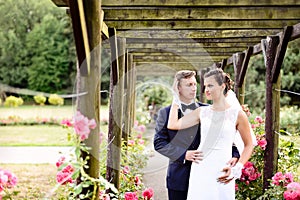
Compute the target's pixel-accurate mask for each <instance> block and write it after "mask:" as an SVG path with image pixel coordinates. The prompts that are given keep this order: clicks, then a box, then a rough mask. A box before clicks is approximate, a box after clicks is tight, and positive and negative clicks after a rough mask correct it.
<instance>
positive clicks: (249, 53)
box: [237, 47, 253, 87]
mask: <svg viewBox="0 0 300 200" xmlns="http://www.w3.org/2000/svg"><path fill="white" fill-rule="evenodd" d="M252 53H253V47H248V49H247V51H246V54H245V58H244V60H243V64H242V68H241V72H240V74H239V77H238V83H237V86H238V87H242V85H243V84H244V79H245V76H246V72H247V68H248V64H249V60H250V57H251V56H252Z"/></svg>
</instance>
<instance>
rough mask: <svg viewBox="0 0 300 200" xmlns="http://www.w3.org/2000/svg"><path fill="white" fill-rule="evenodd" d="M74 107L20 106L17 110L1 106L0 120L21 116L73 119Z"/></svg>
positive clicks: (25, 117)
mask: <svg viewBox="0 0 300 200" xmlns="http://www.w3.org/2000/svg"><path fill="white" fill-rule="evenodd" d="M74 111H75V108H74V107H73V106H20V107H17V108H11V107H4V106H0V118H7V117H9V116H19V117H21V118H23V119H28V118H36V117H40V118H72V116H73V113H74Z"/></svg>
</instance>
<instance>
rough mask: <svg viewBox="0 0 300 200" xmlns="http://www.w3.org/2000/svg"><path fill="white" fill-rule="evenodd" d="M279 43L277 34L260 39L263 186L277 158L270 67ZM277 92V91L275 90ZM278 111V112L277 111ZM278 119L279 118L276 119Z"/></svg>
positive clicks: (265, 186) (269, 176)
mask: <svg viewBox="0 0 300 200" xmlns="http://www.w3.org/2000/svg"><path fill="white" fill-rule="evenodd" d="M278 43H279V37H278V36H272V37H270V36H269V37H267V39H266V40H262V46H263V52H264V58H265V65H266V102H265V109H266V122H265V133H266V140H267V144H268V145H267V147H266V150H265V155H264V173H263V187H264V188H267V187H268V185H269V182H268V180H269V179H271V178H272V176H273V174H274V173H275V171H276V166H277V158H278V152H277V151H278V135H277V134H276V131H278V130H275V129H274V124H273V120H275V117H274V116H275V110H274V108H275V107H279V108H280V104H279V98H278V99H277V98H275V99H274V98H273V97H274V96H273V92H276V91H274V90H273V85H272V68H273V65H274V59H275V57H276V49H277V46H278ZM277 93H278V92H277ZM278 113H279V112H278ZM276 120H279V119H276Z"/></svg>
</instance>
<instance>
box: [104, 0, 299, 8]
mask: <svg viewBox="0 0 300 200" xmlns="http://www.w3.org/2000/svg"><path fill="white" fill-rule="evenodd" d="M102 5H103V6H118V7H120V6H183V7H185V6H195V7H205V6H224V7H227V6H234V7H236V6H251V7H252V6H286V5H292V6H296V5H298V6H299V5H300V2H299V1H297V0H284V1H283V0H272V1H270V0H255V1H249V0H239V1H232V0H215V1H211V0H201V1H190V0H177V1H174V0H164V1H161V0H151V1H148V0H135V1H132V0H122V1H120V0H102Z"/></svg>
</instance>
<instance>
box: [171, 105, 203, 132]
mask: <svg viewBox="0 0 300 200" xmlns="http://www.w3.org/2000/svg"><path fill="white" fill-rule="evenodd" d="M178 108H179V107H178V105H177V104H175V103H172V106H171V110H170V114H169V121H168V129H171V130H180V129H185V128H189V127H192V126H194V125H196V124H198V123H199V122H200V107H199V108H197V109H196V110H194V111H192V112H190V113H189V114H187V115H184V116H183V117H182V118H180V119H178Z"/></svg>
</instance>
